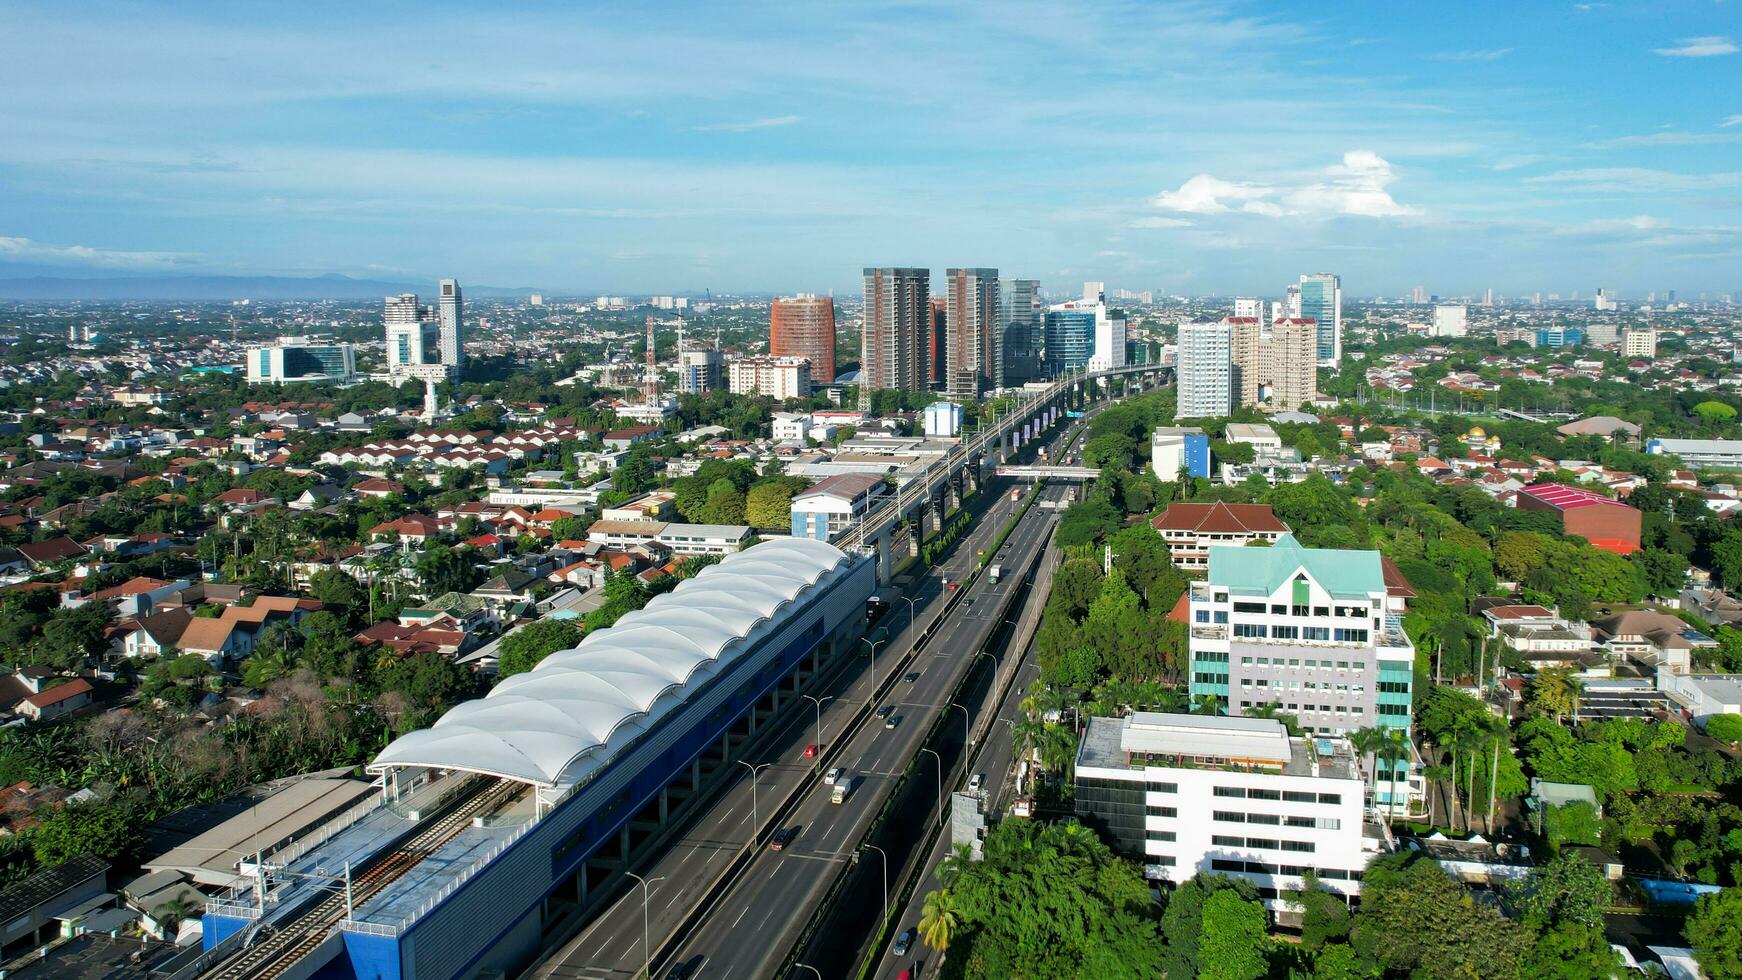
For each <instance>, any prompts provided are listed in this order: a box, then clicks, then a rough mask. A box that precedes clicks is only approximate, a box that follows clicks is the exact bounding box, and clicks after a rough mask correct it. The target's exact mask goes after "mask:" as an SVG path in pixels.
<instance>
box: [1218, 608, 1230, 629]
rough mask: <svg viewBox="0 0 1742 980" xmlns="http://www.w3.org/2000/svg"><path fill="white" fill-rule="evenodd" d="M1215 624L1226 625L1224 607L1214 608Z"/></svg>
mask: <svg viewBox="0 0 1742 980" xmlns="http://www.w3.org/2000/svg"><path fill="white" fill-rule="evenodd" d="M1216 625H1217V626H1226V625H1228V611H1227V610H1226V609H1218V610H1216Z"/></svg>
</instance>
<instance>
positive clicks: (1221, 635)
mask: <svg viewBox="0 0 1742 980" xmlns="http://www.w3.org/2000/svg"><path fill="white" fill-rule="evenodd" d="M1192 638H1193V639H1195V640H1226V639H1227V638H1228V627H1226V626H1209V625H1201V626H1193V627H1192Z"/></svg>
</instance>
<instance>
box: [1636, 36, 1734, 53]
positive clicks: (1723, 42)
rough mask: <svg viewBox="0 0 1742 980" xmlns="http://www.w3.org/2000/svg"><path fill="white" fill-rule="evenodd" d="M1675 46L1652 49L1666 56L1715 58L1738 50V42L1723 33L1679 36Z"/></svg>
mask: <svg viewBox="0 0 1742 980" xmlns="http://www.w3.org/2000/svg"><path fill="white" fill-rule="evenodd" d="M1675 43H1676V46H1675V47H1673V48H1653V49H1652V50H1653V51H1655V52H1657V53H1658V54H1661V55H1663V56H1664V57H1666V58H1713V57H1716V56H1718V55H1725V54H1735V53H1736V52H1737V51H1738V50H1742V49H1739V48H1737V47H1736V42H1734V41H1732V40H1730V39H1729V38H1728V37H1725V36H1723V35H1721V34H1707V35H1705V36H1704V37H1678V38H1676V42H1675Z"/></svg>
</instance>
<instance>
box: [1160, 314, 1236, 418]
mask: <svg viewBox="0 0 1742 980" xmlns="http://www.w3.org/2000/svg"><path fill="white" fill-rule="evenodd" d="M1177 370H1178V373H1179V404H1178V407H1177V409H1176V410H1175V412H1174V414H1175V415H1176V416H1177V417H1179V418H1182V419H1198V418H1215V417H1219V416H1223V415H1227V414H1228V413H1229V412H1231V411H1233V409H1234V328H1233V327H1232V326H1230V325H1229V324H1227V323H1182V324H1180V328H1179V366H1178V369H1177Z"/></svg>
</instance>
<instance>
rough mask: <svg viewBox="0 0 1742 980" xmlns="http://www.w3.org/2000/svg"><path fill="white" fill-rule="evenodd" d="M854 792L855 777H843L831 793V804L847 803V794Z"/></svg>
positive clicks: (836, 781) (836, 782)
mask: <svg viewBox="0 0 1742 980" xmlns="http://www.w3.org/2000/svg"><path fill="white" fill-rule="evenodd" d="M852 791H853V777H852V776H842V777H840V778H839V779H837V780H835V786H834V789H832V790H830V791H829V802H830V803H836V804H839V803H845V802H847V794H848V793H851V792H852Z"/></svg>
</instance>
